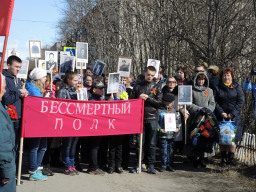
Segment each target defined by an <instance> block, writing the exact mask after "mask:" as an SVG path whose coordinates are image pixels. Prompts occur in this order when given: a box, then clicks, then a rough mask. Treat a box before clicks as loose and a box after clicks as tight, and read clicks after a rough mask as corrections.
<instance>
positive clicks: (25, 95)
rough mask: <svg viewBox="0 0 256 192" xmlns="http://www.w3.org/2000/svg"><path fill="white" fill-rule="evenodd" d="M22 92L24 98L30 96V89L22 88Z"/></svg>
mask: <svg viewBox="0 0 256 192" xmlns="http://www.w3.org/2000/svg"><path fill="white" fill-rule="evenodd" d="M20 92H21V97H22V98H24V97H27V96H28V91H27V90H26V89H20Z"/></svg>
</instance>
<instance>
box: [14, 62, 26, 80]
mask: <svg viewBox="0 0 256 192" xmlns="http://www.w3.org/2000/svg"><path fill="white" fill-rule="evenodd" d="M28 66H29V60H22V64H21V68H20V71H19V73H18V75H17V77H18V78H20V79H27V76H28Z"/></svg>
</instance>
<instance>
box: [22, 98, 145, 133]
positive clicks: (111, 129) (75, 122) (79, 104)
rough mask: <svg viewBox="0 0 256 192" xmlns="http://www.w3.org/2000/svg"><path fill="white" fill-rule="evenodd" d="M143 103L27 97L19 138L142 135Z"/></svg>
mask: <svg viewBox="0 0 256 192" xmlns="http://www.w3.org/2000/svg"><path fill="white" fill-rule="evenodd" d="M143 115H144V101H143V100H142V99H132V100H125V101H77V100H66V99H51V98H41V97H33V96H28V97H26V98H25V99H24V106H23V121H22V137H70V136H99V135H123V134H135V133H142V131H143Z"/></svg>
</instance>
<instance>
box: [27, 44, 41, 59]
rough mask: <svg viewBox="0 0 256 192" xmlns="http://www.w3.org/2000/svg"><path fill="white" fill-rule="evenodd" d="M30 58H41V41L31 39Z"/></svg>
mask: <svg viewBox="0 0 256 192" xmlns="http://www.w3.org/2000/svg"><path fill="white" fill-rule="evenodd" d="M29 54H30V58H35V59H38V58H41V41H37V40H29Z"/></svg>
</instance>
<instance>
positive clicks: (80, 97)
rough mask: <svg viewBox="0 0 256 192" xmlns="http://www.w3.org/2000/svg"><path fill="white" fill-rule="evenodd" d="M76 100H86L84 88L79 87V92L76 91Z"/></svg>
mask: <svg viewBox="0 0 256 192" xmlns="http://www.w3.org/2000/svg"><path fill="white" fill-rule="evenodd" d="M77 100H80V101H88V97H87V89H86V88H79V92H78V93H77Z"/></svg>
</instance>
